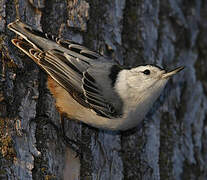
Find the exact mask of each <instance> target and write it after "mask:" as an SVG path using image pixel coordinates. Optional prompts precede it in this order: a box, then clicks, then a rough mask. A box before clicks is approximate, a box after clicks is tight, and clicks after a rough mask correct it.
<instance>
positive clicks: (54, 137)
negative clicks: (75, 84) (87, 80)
mask: <svg viewBox="0 0 207 180" xmlns="http://www.w3.org/2000/svg"><path fill="white" fill-rule="evenodd" d="M16 18H20V19H21V20H22V21H24V22H26V23H28V24H31V25H32V26H34V27H36V28H39V29H42V30H43V31H45V32H49V33H51V34H54V35H57V36H60V37H63V38H66V39H72V40H73V41H76V42H79V43H83V44H84V45H86V46H88V47H89V48H91V49H94V50H97V51H99V52H100V53H102V54H105V55H108V56H110V57H112V58H113V59H115V60H117V61H119V62H120V63H123V64H126V65H128V66H135V65H138V64H142V63H146V64H149V63H153V64H157V65H160V66H163V67H164V68H166V69H172V68H174V67H177V66H180V65H185V67H186V68H185V70H184V71H183V72H181V73H179V74H178V75H176V76H175V77H173V79H172V80H170V82H169V83H168V84H167V86H166V88H165V90H164V91H163V93H162V95H161V97H160V98H159V100H158V101H157V102H156V103H155V104H154V106H153V108H152V109H151V111H150V112H149V113H148V115H147V117H146V118H145V120H144V123H143V126H142V127H141V128H135V129H133V130H131V131H128V132H123V133H112V132H105V131H99V130H97V129H94V128H91V127H88V126H86V125H84V124H80V123H77V122H74V121H71V120H65V121H64V122H65V129H67V136H68V137H70V138H72V139H74V140H76V141H79V140H80V141H81V142H82V143H83V144H84V145H83V147H82V151H83V152H84V153H83V157H81V158H79V157H75V153H74V152H73V151H72V150H71V149H70V148H68V147H67V146H66V144H65V143H64V141H63V140H62V137H61V134H60V133H57V131H56V130H55V128H54V127H53V126H51V124H48V123H46V122H45V118H44V117H45V116H47V117H49V119H50V120H51V121H52V122H53V123H54V124H56V125H57V126H58V127H60V116H59V114H58V111H57V110H56V108H55V105H54V99H53V97H52V96H51V94H50V93H49V92H48V90H47V88H46V75H45V73H44V72H42V71H41V70H40V69H39V68H38V67H37V66H36V65H35V64H34V63H33V62H32V61H31V60H30V58H28V57H27V56H25V55H24V54H23V53H21V52H20V51H18V50H17V49H16V48H15V47H14V46H13V45H12V44H11V42H10V40H11V38H12V37H13V36H14V33H12V32H11V31H9V30H8V29H7V27H6V26H7V24H8V23H10V22H12V21H14V20H15V19H16ZM206 19H207V3H206V1H204V0H191V1H187V0H128V1H125V0H116V1H112V0H101V1H100V0H91V1H89V0H47V1H44V0H15V1H12V0H0V179H9V180H13V179H21V180H23V179H28V180H29V179H58V180H59V179H69V180H76V179H84V180H85V179H90V180H95V179H100V180H108V179H113V180H119V179H120V180H121V179H125V180H134V179H149V180H151V179H155V180H159V179H161V180H171V179H172V180H173V179H176V180H181V179H182V180H183V179H186V180H198V179H199V180H204V179H207V165H206V164H207V98H206V95H207V81H206V80H207V77H206V76H207V61H206V58H207V21H206ZM30 122H31V123H30Z"/></svg>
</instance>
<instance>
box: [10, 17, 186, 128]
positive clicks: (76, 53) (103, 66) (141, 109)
mask: <svg viewBox="0 0 207 180" xmlns="http://www.w3.org/2000/svg"><path fill="white" fill-rule="evenodd" d="M8 28H9V29H10V30H12V31H14V32H15V33H17V34H18V35H20V36H21V37H22V38H23V39H21V40H20V39H12V42H13V44H14V45H15V46H17V47H18V48H19V49H21V50H22V51H23V52H24V53H26V54H27V55H28V56H29V57H31V58H32V59H33V60H34V61H35V62H36V63H37V64H38V65H39V66H40V67H41V68H42V69H44V70H45V71H46V72H47V73H48V74H49V76H48V83H47V84H48V88H49V90H50V91H51V93H52V94H53V96H54V98H55V99H56V106H57V108H58V109H59V111H60V113H66V114H67V116H68V117H69V118H71V119H76V120H79V121H81V122H84V123H86V124H89V125H91V126H94V127H97V128H102V129H109V130H127V129H130V128H133V127H135V126H137V125H138V124H139V123H140V122H141V121H142V120H143V118H144V117H145V115H146V113H147V112H148V111H149V109H150V107H151V106H152V104H153V103H154V102H155V100H156V99H157V98H158V97H159V96H160V93H161V91H162V90H163V88H164V87H165V85H166V83H167V81H168V79H169V78H170V77H171V76H172V75H174V74H176V73H177V72H179V71H181V70H182V69H183V67H179V68H176V69H175V70H173V71H170V72H166V71H165V70H163V69H161V68H159V67H157V66H153V65H145V66H138V67H135V68H131V69H127V68H124V67H122V66H121V65H119V64H117V63H116V62H114V61H111V60H110V59H109V58H108V57H105V56H102V55H100V54H99V53H96V52H94V51H91V50H89V49H88V48H86V47H83V46H81V45H80V44H77V43H74V42H71V41H68V40H63V39H60V38H56V37H54V36H51V35H48V34H46V33H43V32H41V31H38V30H35V29H33V28H32V27H30V26H28V25H26V24H24V23H22V22H21V21H20V20H16V21H15V22H12V23H10V24H9V25H8Z"/></svg>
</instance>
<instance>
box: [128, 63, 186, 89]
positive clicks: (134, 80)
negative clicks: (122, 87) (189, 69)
mask: <svg viewBox="0 0 207 180" xmlns="http://www.w3.org/2000/svg"><path fill="white" fill-rule="evenodd" d="M183 68H184V67H178V68H176V69H174V70H172V71H169V72H167V71H166V70H164V69H162V68H160V67H158V66H153V65H145V66H138V67H136V68H132V69H131V70H130V71H129V72H128V73H129V74H128V85H130V86H133V87H134V88H135V89H136V91H137V92H143V91H147V90H149V89H154V88H155V89H156V88H157V89H159V88H161V89H162V87H164V86H165V84H166V82H167V81H168V80H169V78H170V77H171V76H173V75H174V74H176V73H178V72H179V71H181V70H182V69H183Z"/></svg>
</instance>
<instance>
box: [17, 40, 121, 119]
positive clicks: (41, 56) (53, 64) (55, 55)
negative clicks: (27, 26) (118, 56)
mask: <svg viewBox="0 0 207 180" xmlns="http://www.w3.org/2000/svg"><path fill="white" fill-rule="evenodd" d="M60 42H61V41H60V40H59V43H60ZM13 43H14V44H15V45H16V46H17V47H18V48H20V49H21V50H22V51H23V52H24V53H26V54H27V55H28V56H30V57H31V58H32V59H33V60H34V61H35V62H36V63H37V64H38V65H40V66H41V67H42V68H43V69H44V70H45V71H46V72H47V73H48V74H49V75H50V76H51V77H52V78H53V79H54V80H55V81H57V82H58V83H59V84H60V85H61V86H62V87H63V88H64V89H66V91H68V92H69V93H70V94H71V95H72V96H73V98H74V99H75V100H77V102H79V103H80V104H82V105H83V106H85V107H87V108H91V109H93V110H94V111H95V112H96V113H97V114H98V115H100V116H103V117H107V118H115V117H117V116H121V112H120V107H118V106H116V104H115V103H114V102H113V100H112V99H111V97H108V96H107V95H106V94H105V92H104V91H106V88H105V86H106V87H110V86H111V83H110V81H109V80H108V81H107V79H108V72H107V71H104V70H103V69H104V68H105V67H104V65H105V64H107V61H106V62H104V63H103V62H102V61H100V62H98V60H97V62H96V63H94V62H93V59H97V58H98V57H99V56H100V55H99V54H97V53H95V52H92V51H90V50H88V49H87V48H84V47H83V46H80V45H75V44H70V43H68V42H67V46H68V48H69V49H70V50H71V51H75V52H76V53H79V54H82V55H83V56H86V58H83V59H80V57H82V56H78V57H74V54H75V53H74V54H72V55H70V54H68V53H66V52H64V51H61V50H60V49H58V50H57V49H51V50H49V51H46V52H43V51H42V50H40V49H37V48H36V47H34V46H33V45H31V44H29V43H28V42H25V41H22V40H17V39H15V40H13ZM64 43H65V44H66V42H65V41H64ZM60 45H62V43H60ZM90 56H92V58H91V57H90ZM89 57H90V58H91V60H90V61H88V60H87V59H88V58H89ZM101 60H102V59H101ZM96 64H99V66H95V65H96ZM102 64H103V65H102ZM112 65H113V64H112V63H111V62H110V63H109V64H108V66H109V67H110V66H112ZM95 71H96V72H97V73H101V75H99V76H100V77H101V79H106V81H104V82H105V83H106V84H104V85H102V82H101V79H98V78H97V77H96V75H97V73H94V72H95ZM110 88H111V89H108V90H109V91H113V88H112V87H110ZM114 94H115V93H114ZM115 99H118V98H115Z"/></svg>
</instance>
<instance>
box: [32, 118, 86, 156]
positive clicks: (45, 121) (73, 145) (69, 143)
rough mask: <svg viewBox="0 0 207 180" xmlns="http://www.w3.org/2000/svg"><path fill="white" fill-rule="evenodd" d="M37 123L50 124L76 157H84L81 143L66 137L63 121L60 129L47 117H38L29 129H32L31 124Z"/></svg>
mask: <svg viewBox="0 0 207 180" xmlns="http://www.w3.org/2000/svg"><path fill="white" fill-rule="evenodd" d="M32 122H36V123H41V124H42V125H43V126H45V125H47V124H50V125H51V126H52V127H53V128H54V129H55V131H56V132H57V134H58V136H60V137H61V138H62V139H63V141H64V144H65V145H66V146H68V147H69V148H71V149H72V150H73V151H74V152H75V153H76V156H75V157H82V151H81V148H80V147H81V146H82V145H83V144H82V143H81V142H78V141H75V140H73V139H70V138H68V137H67V136H66V135H65V129H64V123H63V121H61V127H60V128H59V127H58V126H57V125H56V124H55V123H54V122H52V121H51V119H50V118H49V117H48V116H47V115H42V116H38V117H36V118H35V119H32V120H30V122H29V127H30V128H31V123H32Z"/></svg>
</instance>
